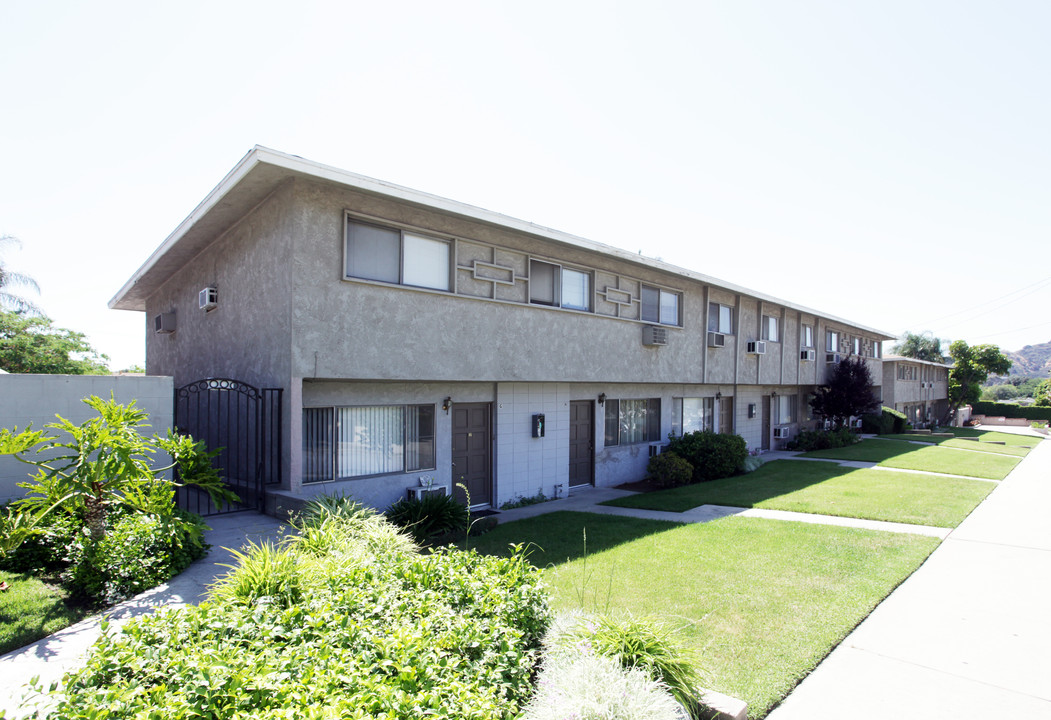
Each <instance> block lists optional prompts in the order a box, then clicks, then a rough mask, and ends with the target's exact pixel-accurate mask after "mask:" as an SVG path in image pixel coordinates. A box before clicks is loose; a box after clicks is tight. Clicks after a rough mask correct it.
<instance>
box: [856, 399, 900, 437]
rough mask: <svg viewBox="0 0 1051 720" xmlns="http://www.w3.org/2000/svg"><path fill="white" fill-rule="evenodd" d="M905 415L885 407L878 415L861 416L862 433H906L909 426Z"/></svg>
mask: <svg viewBox="0 0 1051 720" xmlns="http://www.w3.org/2000/svg"><path fill="white" fill-rule="evenodd" d="M907 424H908V423H907V418H906V417H905V413H901V412H898V411H897V410H895V409H894V408H889V407H886V406H884V407H883V408H881V409H880V412H878V413H868V414H866V415H862V416H861V432H864V433H875V434H877V435H891V434H900V433H903V432H905V426H906V425H907Z"/></svg>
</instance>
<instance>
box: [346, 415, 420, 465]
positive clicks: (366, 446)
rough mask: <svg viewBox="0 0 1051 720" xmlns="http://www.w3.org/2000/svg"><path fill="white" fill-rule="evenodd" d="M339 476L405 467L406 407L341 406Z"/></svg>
mask: <svg viewBox="0 0 1051 720" xmlns="http://www.w3.org/2000/svg"><path fill="white" fill-rule="evenodd" d="M337 413H338V425H337V430H336V434H337V439H336V442H337V465H338V468H337V469H338V477H341V478H346V477H358V476H360V475H380V474H382V473H390V472H399V471H401V470H403V469H404V468H405V408H404V407H402V406H400V405H399V406H393V407H383V406H376V407H347V408H339V409H338V410H337Z"/></svg>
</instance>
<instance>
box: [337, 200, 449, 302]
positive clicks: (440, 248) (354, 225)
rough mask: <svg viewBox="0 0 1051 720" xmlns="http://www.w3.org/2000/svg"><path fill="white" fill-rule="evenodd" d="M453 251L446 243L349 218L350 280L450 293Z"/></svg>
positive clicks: (348, 260)
mask: <svg viewBox="0 0 1051 720" xmlns="http://www.w3.org/2000/svg"><path fill="white" fill-rule="evenodd" d="M451 248H452V243H450V242H449V241H447V240H440V239H438V238H432V237H426V236H424V235H418V234H416V233H410V232H408V231H405V230H399V229H397V228H389V227H382V226H379V225H371V224H369V223H363V222H360V221H358V220H352V219H351V218H349V217H348V218H347V239H346V274H347V277H354V278H361V279H363V280H379V281H380V282H388V283H396V284H399V285H413V286H415V287H423V288H431V289H434V290H449V289H450V286H451V283H450V277H451V270H450V268H451V260H450V256H451V254H452V250H451Z"/></svg>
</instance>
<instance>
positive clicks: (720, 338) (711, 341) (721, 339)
mask: <svg viewBox="0 0 1051 720" xmlns="http://www.w3.org/2000/svg"><path fill="white" fill-rule="evenodd" d="M725 346H726V336H725V335H723V334H722V333H717V332H710V333H708V347H716V348H718V347H725Z"/></svg>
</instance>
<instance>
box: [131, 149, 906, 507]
mask: <svg viewBox="0 0 1051 720" xmlns="http://www.w3.org/2000/svg"><path fill="white" fill-rule="evenodd" d="M205 288H213V289H214V293H213V294H212V295H211V296H210V297H204V296H207V295H209V294H208V293H205V294H204V295H202V294H201V293H200V291H202V290H203V289H205ZM202 298H203V300H202ZM110 306H111V307H114V308H120V309H126V310H136V311H140V312H145V313H146V320H147V344H146V368H147V373H148V374H150V375H158V374H163V375H172V376H174V378H175V385H176V387H179V386H181V385H183V384H185V383H189V382H191V381H195V380H198V379H201V378H209V377H230V378H235V379H238V380H242V381H244V382H247V383H251V384H254V385H256V386H261V387H263V386H265V387H275V388H283V390H284V405H283V408H284V410H283V412H284V417H283V425H282V428H283V429H282V432H283V435H284V447H285V448H286V452H285V453H284V455H285V457H284V460H283V462H284V463H285V465H284V468H283V470H284V472H283V476H282V477H283V480H282V486H283V489H284V491H285V492H286V493H287V494H291V495H297V496H302V495H310V494H313V493H317V492H321V491H324V492H340V491H342V492H346V493H348V494H351V495H353V496H355V497H357V498H359V499H361V500H362V501H364V502H366V503H368V504H371V505H374V506H378V507H385V506H386V505H388V504H389V503H391V502H393V501H394V500H396V499H398V498H400V497H403V496H404V495H405V492H406V488H407V487H408V486H410V485H413V484H415V483H416V482H417V480H418V479H419V478H420V477H421V476H431V477H433V478H434V479H435V480H436V481H437V482H438V483H441V484H455V483H459V482H463V483H464V484H465V485H466V486H467V487H468V488H469V489H470V495H471V502H472V504H474V505H493V506H499V505H500V504H501V503H504V502H506V501H508V500H512V499H514V498H515V497H517V496H531V495H535V494H536V493H537V491H538V490H542V491H543V492H544V493H545V494H547V495H549V496H551V495H554V494H556V493H557V492H562V493H564V492H566V491H568V489H569V488H571V487H574V486H579V485H589V484H595V485H615V484H619V483H622V482H626V481H632V480H637V479H640V478H641V477H643V476H644V474H645V472H646V464H647V462H648V459H649V457H650V455H651V453H653V452H655V451H656V449H657V448H658V446H659V445H660V444H661V443H663V442H665V441H666V440H667V437H668V435H669V434H670V433H679V432H682V431H685V430H694V429H698V428H710V429H712V430H715V431H717V432H736V433H738V434H740V435H741V436H743V437H744V438H745V440H746V441H747V443H748V445H749V447H751V448H760V449H767V448H771V447H777V446H778V445H779V444H780V443H781V442H783V440H782V438H783V436H787V435H790V434H794V433H795V432H797V431H798V429H799V428H800V427H801V426H804V425H806V424H807V423H808V422H809V417H808V415H809V406H808V403H807V397H808V395H809V393H810V392H812V390H813V388H814V387H815V386H816V385H819V384H822V383H823V382H824V381H825V375H826V372H827V368H828V367H830V364H831V363H834V362H837V361H838V360H839V358H841V357H844V356H847V355H851V354H853V355H858V356H861V357H864V358H866V359H868V361H869V364H870V367H871V369H872V371H873V372H872V374H873V377H875V378H877V382H878V381H879V379H880V378H882V377H883V373H882V371H881V370H880V347H881V343H882V341H884V340H889V339H892V337H893V336H891V335H888V334H887V333H884V332H880V331H878V330H873V329H872V328H868V327H865V326H862V325H858V324H857V323H852V322H849V321H847V320H842V319H840V318H837V317H834V316H832V315H829V314H826V313H820V312H817V311H815V310H810V309H808V308H805V307H800V306H798V305H796V304H793V303H790V302H786V301H784V300H778V299H776V298H773V297H770V296H767V295H765V294H763V293H760V292H757V291H755V290H749V289H746V288H743V287H737V286H735V285H731V284H728V283H725V282H722V281H719V280H716V279H714V278H711V277H708V276H706V275H701V274H699V273H695V272H692V271H689V270H684V269H681V268H677V267H674V266H671V265H668V264H666V263H663V262H660V261H657V260H653V259H650V258H646V257H643V256H641V255H636V254H634V253H630V252H625V251H622V250H618V249H615V248H612V247H609V246H606V245H600V244H598V243H594V242H591V241H588V240H584V239H582V238H579V237H575V236H572V235H568V234H565V233H561V232H558V231H555V230H550V229H548V228H544V227H540V226H538V225H534V224H531V223H527V222H523V221H520V220H515V219H513V218H509V217H506V216H504V215H500V214H497V213H493V212H489V211H487V210H482V209H479V208H476V207H472V206H470V205H465V204H462V203H458V202H454V201H451V200H446V199H443V198H439V197H436V196H433V195H428V194H426V193H422V192H418V191H415V190H410V189H407V188H403V187H399V186H396V185H391V184H389V183H384V182H381V181H378V180H373V179H371V178H366V177H363V176H360V175H356V174H353V173H349V172H345V171H342V170H337V169H334V168H331V167H327V166H324V165H319V164H316V163H313V162H309V161H306V160H303V159H302V158H298V157H294V156H290V155H285V154H282V153H278V152H274V151H272V150H268V149H265V148H261V147H256V148H255V149H253V150H252V151H251V152H249V153H248V155H246V156H245V158H244V159H243V160H242V161H241V162H240V163H239V164H238V165H237V166H236V167H235V168H234V169H233V170H232V171H231V172H230V174H229V175H227V177H226V178H225V179H224V180H223V181H222V182H221V183H220V184H219V186H218V187H216V188H215V190H213V191H212V193H211V194H210V195H209V196H208V197H207V198H205V200H204V201H203V202H202V203H201V205H200V206H198V208H197V209H196V210H194V212H193V213H191V215H190V216H189V217H188V218H187V219H186V220H185V221H184V222H183V223H182V224H181V225H180V226H179V227H178V228H177V229H176V230H175V232H174V233H172V235H170V236H169V237H168V238H167V239H166V240H165V241H164V243H163V244H162V245H161V246H160V248H159V249H158V250H157V251H155V252H154V253H153V255H152V256H151V257H150V258H149V260H148V261H147V262H146V263H145V264H144V265H143V266H142V267H141V268H140V269H139V270H138V271H137V272H136V273H135V275H134V277H132V278H131V279H130V280H129V281H128V282H127V284H126V285H125V286H124V288H123V289H121V291H120V292H119V293H118V294H117V295H116V296H115V297H114V299H113V300H112V301H111V302H110ZM202 307H208V308H209V309H208V310H207V311H206V310H205V309H201V308H202ZM155 328H156V329H157V330H159V331H160V332H155V331H154V330H155Z"/></svg>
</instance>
